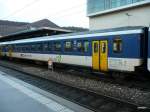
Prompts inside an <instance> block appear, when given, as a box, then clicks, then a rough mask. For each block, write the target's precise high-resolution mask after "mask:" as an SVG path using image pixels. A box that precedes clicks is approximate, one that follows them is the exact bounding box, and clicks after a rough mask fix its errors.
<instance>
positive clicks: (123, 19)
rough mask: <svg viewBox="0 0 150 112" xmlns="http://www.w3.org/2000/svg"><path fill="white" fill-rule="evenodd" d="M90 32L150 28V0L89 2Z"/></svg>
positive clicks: (102, 0) (88, 0) (101, 0)
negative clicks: (110, 29)
mask: <svg viewBox="0 0 150 112" xmlns="http://www.w3.org/2000/svg"><path fill="white" fill-rule="evenodd" d="M87 16H88V17H89V26H90V30H97V29H107V28H116V27H125V26H150V0H87Z"/></svg>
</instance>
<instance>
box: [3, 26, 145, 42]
mask: <svg viewBox="0 0 150 112" xmlns="http://www.w3.org/2000/svg"><path fill="white" fill-rule="evenodd" d="M142 32H143V31H142V30H141V29H139V30H126V31H114V32H104V33H93V34H82V35H72V36H62V37H58V36H57V37H55V36H46V37H38V38H36V39H35V38H31V39H23V40H16V41H12V42H11V41H10V42H8V43H7V42H4V44H17V43H25V42H26V43H28V42H38V41H47V40H60V39H73V38H86V37H98V36H109V35H121V34H137V33H142ZM60 36H61V35H60ZM1 44H3V43H1Z"/></svg>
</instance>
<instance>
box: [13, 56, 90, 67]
mask: <svg viewBox="0 0 150 112" xmlns="http://www.w3.org/2000/svg"><path fill="white" fill-rule="evenodd" d="M12 56H13V57H16V58H24V59H31V60H39V61H48V60H49V59H51V60H52V61H53V62H58V63H66V64H72V65H81V66H89V67H92V58H91V56H75V55H58V54H36V53H12ZM81 60H82V61H81Z"/></svg>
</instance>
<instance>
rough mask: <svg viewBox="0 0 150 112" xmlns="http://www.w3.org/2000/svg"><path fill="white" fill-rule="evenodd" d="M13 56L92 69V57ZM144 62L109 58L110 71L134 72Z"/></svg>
mask: <svg viewBox="0 0 150 112" xmlns="http://www.w3.org/2000/svg"><path fill="white" fill-rule="evenodd" d="M12 56H13V57H16V58H24V59H31V60H39V61H48V60H49V58H51V59H52V60H53V61H54V62H58V63H65V64H72V65H81V66H87V67H92V57H91V56H74V55H57V54H36V53H12ZM142 62H143V60H142V59H136V58H114V57H108V69H109V70H118V71H131V72H132V71H135V67H136V66H140V65H141V64H142ZM149 62H150V61H149ZM149 68H150V66H149Z"/></svg>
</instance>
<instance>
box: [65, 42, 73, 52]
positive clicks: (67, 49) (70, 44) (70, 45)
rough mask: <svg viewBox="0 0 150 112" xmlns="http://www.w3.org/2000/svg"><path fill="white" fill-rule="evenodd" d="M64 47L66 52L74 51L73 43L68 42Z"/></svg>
mask: <svg viewBox="0 0 150 112" xmlns="http://www.w3.org/2000/svg"><path fill="white" fill-rule="evenodd" d="M64 47H65V51H72V42H71V41H66V42H65V46H64Z"/></svg>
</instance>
